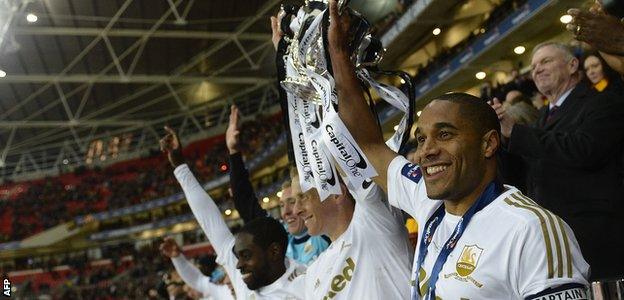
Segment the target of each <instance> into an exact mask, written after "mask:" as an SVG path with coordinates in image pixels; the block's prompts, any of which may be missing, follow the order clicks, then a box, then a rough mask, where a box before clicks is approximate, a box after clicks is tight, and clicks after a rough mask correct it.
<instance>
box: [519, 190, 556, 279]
mask: <svg viewBox="0 0 624 300" xmlns="http://www.w3.org/2000/svg"><path fill="white" fill-rule="evenodd" d="M511 196H512V197H513V198H514V199H516V200H518V201H520V202H522V203H523V204H524V205H527V206H532V207H535V209H537V210H538V211H540V212H541V213H543V214H545V215H546V217H547V218H548V222H549V223H550V229H551V232H552V234H553V237H554V242H555V249H556V251H557V277H559V278H561V277H563V254H562V253H561V241H560V240H559V233H558V232H557V226H556V225H555V221H554V220H553V216H552V214H551V213H550V212H549V211H547V210H546V209H544V208H543V207H541V206H539V205H537V204H535V202H533V201H532V200H531V199H529V198H527V197H525V196H524V195H522V194H521V193H514V194H513V195H511ZM523 199H524V200H523Z"/></svg>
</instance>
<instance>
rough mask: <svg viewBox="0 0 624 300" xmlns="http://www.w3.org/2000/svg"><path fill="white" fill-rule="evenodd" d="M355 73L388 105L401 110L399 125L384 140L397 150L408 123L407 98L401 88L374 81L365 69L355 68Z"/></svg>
mask: <svg viewBox="0 0 624 300" xmlns="http://www.w3.org/2000/svg"><path fill="white" fill-rule="evenodd" d="M357 75H358V77H359V78H360V79H362V80H363V81H364V82H366V83H367V84H368V85H369V86H370V87H371V88H373V89H374V90H375V92H377V94H378V95H379V97H381V98H382V99H383V100H384V101H386V102H388V103H390V105H392V106H394V107H395V108H397V109H398V110H400V111H402V112H403V117H402V118H401V121H400V122H399V126H398V127H397V130H396V132H395V133H394V134H393V135H392V137H391V138H390V139H389V140H387V141H386V145H388V147H390V149H392V150H393V151H395V152H398V151H399V148H400V147H401V141H402V139H403V134H404V133H405V131H406V130H407V125H408V117H409V116H408V113H409V99H408V98H407V96H406V95H405V93H403V92H402V91H401V90H399V89H398V88H397V87H394V86H391V85H387V84H384V83H381V82H378V81H376V80H375V79H373V78H372V77H371V76H370V73H369V72H368V71H367V70H366V69H359V70H357Z"/></svg>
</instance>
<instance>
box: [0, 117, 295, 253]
mask: <svg viewBox="0 0 624 300" xmlns="http://www.w3.org/2000/svg"><path fill="white" fill-rule="evenodd" d="M273 119H274V118H271V117H262V118H260V119H257V120H249V121H248V122H247V123H246V126H245V130H244V131H243V132H242V137H243V138H244V141H245V143H244V144H243V145H242V151H243V153H244V154H245V156H250V155H253V154H255V153H258V152H260V151H263V150H264V149H266V148H267V147H266V146H267V143H268V142H269V141H270V140H271V139H273V138H275V137H277V136H278V135H279V134H280V133H281V132H282V130H283V128H282V127H281V126H276V123H275V121H274V120H273ZM208 150H209V151H207V152H203V153H200V152H199V151H197V152H196V151H192V152H191V153H189V154H188V156H189V160H190V161H192V162H194V163H193V164H192V165H191V166H192V168H193V170H194V171H196V173H197V174H198V177H199V178H200V179H201V180H203V181H207V180H209V179H212V178H214V177H215V175H217V174H220V173H221V172H222V171H220V170H219V166H220V165H221V164H222V163H225V162H227V156H226V150H225V143H224V141H223V139H222V138H221V139H220V140H218V141H217V142H216V143H215V144H214V145H211V146H210V147H209V148H208ZM154 165H156V166H157V167H154ZM70 175H72V177H76V178H75V179H74V180H73V181H74V182H75V183H73V184H65V183H64V182H63V180H62V178H60V177H53V178H45V179H42V180H37V181H35V182H32V183H30V184H28V185H25V186H24V187H22V189H23V190H24V191H22V192H21V193H19V196H18V197H17V198H16V199H12V200H11V201H0V211H1V212H3V219H4V220H6V221H4V222H7V225H8V226H3V228H2V232H1V233H0V242H7V241H15V240H20V239H23V238H26V237H29V236H31V235H33V234H35V233H37V232H40V231H41V230H44V229H48V228H50V227H53V226H55V225H58V224H62V223H65V222H69V221H71V220H73V218H75V217H77V216H84V215H87V214H90V213H95V212H101V211H106V210H113V209H116V208H121V207H126V206H131V205H133V204H138V203H144V202H148V201H150V200H154V199H157V198H160V197H164V196H170V195H172V194H174V193H176V192H177V187H176V185H177V184H176V182H175V180H174V179H173V177H172V174H171V172H170V170H169V169H168V167H167V166H166V164H165V163H164V161H163V160H162V156H161V155H160V153H159V152H154V153H153V155H152V156H151V157H146V158H142V159H140V160H139V161H137V162H136V163H125V164H120V165H118V166H112V167H108V168H105V169H98V168H95V169H91V170H86V169H83V170H78V171H75V172H74V174H70ZM20 186H22V185H20ZM18 203H19V205H16V204H18Z"/></svg>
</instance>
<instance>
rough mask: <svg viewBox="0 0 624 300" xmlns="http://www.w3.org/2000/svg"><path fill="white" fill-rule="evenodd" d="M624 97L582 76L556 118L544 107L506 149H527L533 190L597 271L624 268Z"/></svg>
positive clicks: (518, 127) (524, 153)
mask: <svg viewBox="0 0 624 300" xmlns="http://www.w3.org/2000/svg"><path fill="white" fill-rule="evenodd" d="M622 98H623V95H615V94H613V93H610V92H604V91H603V92H602V93H596V92H595V91H594V90H593V89H592V88H591V87H590V86H589V85H587V84H583V83H580V84H578V85H577V86H576V87H574V89H573V90H572V92H571V93H570V95H569V96H568V98H566V100H565V102H564V103H563V104H562V105H561V107H559V109H558V111H557V112H556V113H555V114H554V116H552V117H551V118H550V120H548V121H547V115H548V107H544V108H542V110H541V111H540V118H539V119H538V121H537V124H535V125H533V126H523V125H516V126H514V128H513V130H512V133H511V136H510V138H509V141H508V143H507V149H506V150H507V151H508V152H509V153H511V154H515V155H518V156H520V157H522V161H523V162H524V166H523V167H524V170H521V171H522V172H525V176H524V178H523V179H524V182H525V183H526V192H527V194H528V195H529V196H530V197H531V198H532V199H534V200H535V201H536V202H538V203H539V204H540V205H541V206H543V207H545V208H546V209H548V210H550V211H552V212H554V213H555V214H557V215H558V216H560V217H562V218H563V219H564V220H565V221H566V222H567V223H568V224H569V225H570V227H572V229H573V230H574V231H575V234H576V236H577V238H578V241H579V244H580V245H581V249H582V251H583V254H584V255H585V258H586V259H587V260H588V262H589V263H590V265H592V268H593V271H594V272H593V275H594V276H592V277H593V278H600V277H607V276H614V274H619V275H624V270H618V269H617V268H620V267H614V266H613V263H614V260H613V259H614V258H615V257H618V260H619V261H620V262H619V263H616V264H615V265H618V264H620V263H622V264H620V266H621V265H623V264H624V260H623V259H622V256H623V255H622V254H623V253H622V252H624V250H622V249H621V248H620V249H618V248H619V247H622V246H624V245H622V246H618V247H614V246H615V245H614V241H615V243H618V244H620V245H621V244H622V241H621V240H622V238H621V236H622V234H623V233H622V232H621V231H622V228H624V219H623V217H624V214H623V213H622V212H623V211H624V185H623V183H622V178H621V176H622V175H621V172H620V168H621V167H620V166H621V164H620V161H621V155H622V145H623V144H624V99H622ZM503 157H504V156H503ZM509 166H513V164H505V163H503V169H506V170H504V171H505V172H503V174H505V173H507V174H509V173H513V172H514V170H509ZM614 235H615V236H614ZM617 235H620V237H616V236H617ZM607 258H609V259H610V261H608V260H607Z"/></svg>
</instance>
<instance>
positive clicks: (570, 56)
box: [531, 42, 576, 61]
mask: <svg viewBox="0 0 624 300" xmlns="http://www.w3.org/2000/svg"><path fill="white" fill-rule="evenodd" d="M547 46H551V47H554V48H556V49H558V50H559V51H561V53H563V55H564V57H565V59H566V61H570V60H572V59H574V58H576V57H575V56H574V53H572V49H570V47H568V46H566V45H564V44H562V43H559V42H543V43H539V44H537V46H535V47H534V48H533V51H532V52H531V57H533V56H534V55H535V52H537V51H538V50H539V49H542V48H544V47H547Z"/></svg>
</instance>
